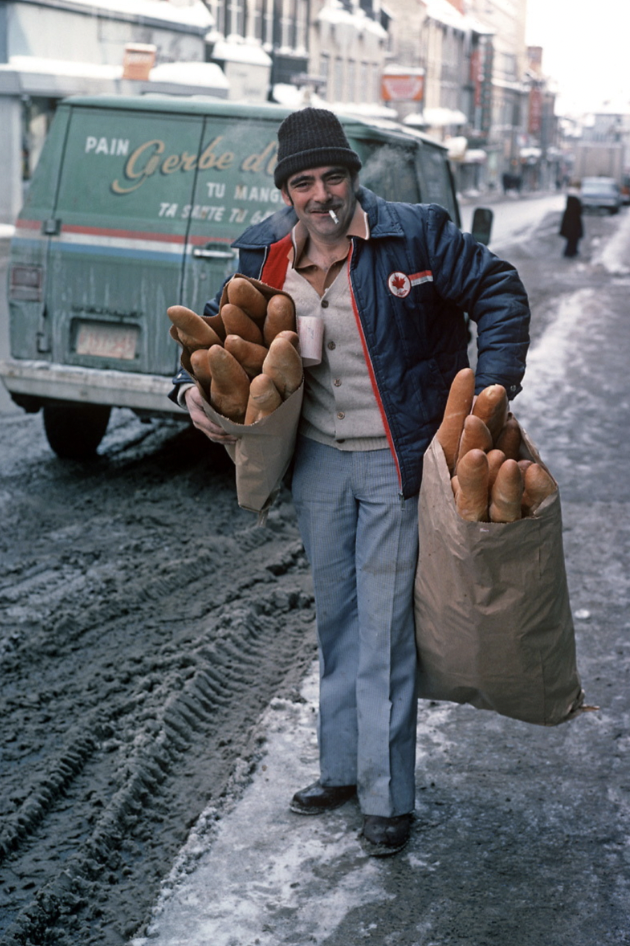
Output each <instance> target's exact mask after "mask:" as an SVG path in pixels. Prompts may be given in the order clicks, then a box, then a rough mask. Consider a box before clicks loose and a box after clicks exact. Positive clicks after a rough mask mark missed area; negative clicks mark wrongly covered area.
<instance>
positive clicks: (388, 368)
mask: <svg viewBox="0 0 630 946" xmlns="http://www.w3.org/2000/svg"><path fill="white" fill-rule="evenodd" d="M358 198H359V203H360V204H361V206H362V207H363V209H364V210H365V211H366V212H367V215H368V219H369V224H370V239H369V240H367V241H365V240H361V239H353V241H352V243H353V246H352V250H351V259H350V280H351V286H352V294H353V306H354V311H355V315H356V318H357V324H358V326H359V330H360V334H361V338H362V341H363V349H364V354H365V358H366V365H367V370H368V372H369V374H370V378H371V381H372V386H373V388H374V393H375V395H376V399H377V402H378V404H379V407H380V409H381V413H382V416H383V422H384V424H385V430H386V433H387V437H388V440H389V443H390V447H391V449H392V453H393V455H394V458H395V460H396V463H397V466H398V471H399V478H400V485H401V492H402V494H403V495H404V496H405V497H408V496H412V495H413V494H414V493H416V492H417V491H418V489H419V487H420V479H421V471H422V456H423V454H424V451H425V450H426V448H427V446H428V445H429V443H430V441H431V439H432V437H433V435H434V434H435V431H436V430H437V428H438V426H439V424H440V421H441V419H442V414H443V412H444V407H445V404H446V398H447V395H448V391H449V388H450V385H451V381H452V380H453V378H454V376H455V374H456V373H457V372H458V371H459V370H460V369H461V368H464V367H466V366H467V365H468V355H467V347H468V331H467V326H466V320H465V317H464V312H466V313H468V316H469V317H470V318H471V319H473V320H474V321H475V322H476V323H477V346H478V358H477V366H476V390H477V392H479V391H480V390H481V389H482V388H484V387H487V385H489V384H502V385H503V386H504V387H505V388H506V390H507V392H508V396H509V397H510V398H512V397H514V395H515V394H517V393H518V392H519V391H520V390H521V384H520V382H521V379H522V377H523V374H524V372H525V356H526V353H527V347H528V344H529V333H528V327H529V318H530V314H529V305H528V301H527V294H526V292H525V288H524V286H523V284H522V282H521V280H520V278H519V276H518V273H517V272H516V270H515V269H514V267H513V266H511V265H510V264H509V263H507V262H505V261H504V260H501V259H499V258H498V257H496V256H494V255H493V254H492V253H491V252H490V251H489V250H488V249H487V248H486V247H485V246H482V245H481V244H479V243H477V241H476V240H474V239H473V237H472V236H470V234H463V233H461V231H460V230H459V229H458V228H457V227H456V226H455V225H454V224H453V223H452V222H451V220H450V218H449V216H448V214H447V212H446V211H445V210H444V208H442V207H439V206H437V205H436V204H402V203H392V202H389V201H385V200H382V199H381V198H380V197H377V196H376V195H375V194H373V193H372V192H371V191H368V190H366V189H365V188H360V190H359V194H358ZM295 222H296V217H295V214H294V212H293V210H292V208H290V207H287V208H284V209H283V210H280V211H279V212H278V213H276V214H274V215H273V216H272V217H269V218H268V219H267V220H265V221H263V222H262V223H260V224H257V225H255V226H253V227H250V228H248V229H247V230H246V231H245V232H244V233H243V234H242V235H241V236H240V237H239V239H238V240H237V241H236V242H235V243H234V244H233V245H234V246H235V247H236V248H237V249H238V250H239V267H238V268H239V272H240V273H242V274H243V275H245V276H251V277H254V278H256V279H260V280H262V281H263V282H265V283H267V284H268V285H270V286H273V287H274V288H278V289H280V288H282V286H283V283H284V277H285V274H286V270H287V265H288V259H287V251H288V247H289V242H288V241H290V238H291V237H290V234H291V229H292V228H293V226H294V224H295ZM220 296H221V293H218V294H217V296H216V297H215V299H213V300H211V301H210V302H208V303H207V304H206V308H205V310H204V312H205V314H206V315H214V314H215V313H216V312H217V311H218V303H219V299H220ZM175 380H176V382H177V381H180V382H181V381H182V380H184V377H182V376H181V375H179V376H178V377H177V378H176V379H175Z"/></svg>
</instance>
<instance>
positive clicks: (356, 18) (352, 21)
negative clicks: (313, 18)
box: [317, 0, 387, 39]
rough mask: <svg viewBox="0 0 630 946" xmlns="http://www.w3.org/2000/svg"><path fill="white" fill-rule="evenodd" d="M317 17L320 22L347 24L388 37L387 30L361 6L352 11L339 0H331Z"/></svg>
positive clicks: (381, 36)
mask: <svg viewBox="0 0 630 946" xmlns="http://www.w3.org/2000/svg"><path fill="white" fill-rule="evenodd" d="M317 19H318V20H319V21H320V22H325V23H331V24H332V25H336V24H345V25H346V26H350V27H352V28H353V29H355V30H357V32H361V31H363V30H367V31H368V32H369V33H374V34H375V35H376V36H379V37H380V38H381V39H386V38H387V30H385V29H383V27H382V26H381V24H380V23H377V21H376V20H373V19H371V17H369V16H366V15H365V13H364V12H363V10H362V9H360V8H359V9H358V10H356V12H354V13H350V12H349V10H346V9H345V7H343V6H342V5H341V4H340V3H339V2H338V0H329V2H328V3H327V4H326V5H325V6H323V7H322V8H321V10H320V11H319V13H318V14H317Z"/></svg>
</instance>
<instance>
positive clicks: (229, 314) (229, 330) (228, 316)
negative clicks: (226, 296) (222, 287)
mask: <svg viewBox="0 0 630 946" xmlns="http://www.w3.org/2000/svg"><path fill="white" fill-rule="evenodd" d="M221 319H222V320H223V324H224V326H225V336H226V338H227V336H228V335H240V337H241V338H244V339H245V341H246V342H253V343H254V344H255V345H262V342H263V336H262V332H261V331H260V329H259V328H258V326H257V325H256V323H255V322H254V321H253V320H252V319H250V317H249V316H248V315H247V313H246V312H243V310H242V309H241V308H240V306H237V305H232V303H230V302H226V303H225V305H224V306H222V307H221Z"/></svg>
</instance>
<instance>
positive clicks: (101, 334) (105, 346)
mask: <svg viewBox="0 0 630 946" xmlns="http://www.w3.org/2000/svg"><path fill="white" fill-rule="evenodd" d="M137 344H138V329H137V328H136V327H135V326H131V325H108V324H107V323H105V322H81V323H80V325H79V330H78V332H77V341H76V352H77V355H95V356H96V357H97V358H120V359H121V360H123V361H133V359H134V358H135V357H136V347H137Z"/></svg>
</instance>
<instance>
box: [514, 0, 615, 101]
mask: <svg viewBox="0 0 630 946" xmlns="http://www.w3.org/2000/svg"><path fill="white" fill-rule="evenodd" d="M527 9H528V14H527V42H528V44H530V45H535V46H542V47H543V50H544V51H543V71H544V73H545V74H546V75H547V76H549V77H551V78H553V79H555V80H556V83H557V90H558V105H557V107H556V112H559V113H564V114H572V113H580V112H584V111H593V110H597V109H599V108H601V106H602V105H603V104H604V103H605V102H606V101H607V100H608V101H610V102H614V103H615V107H623V108H624V110H629V111H630V2H628V0H528V2H527Z"/></svg>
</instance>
